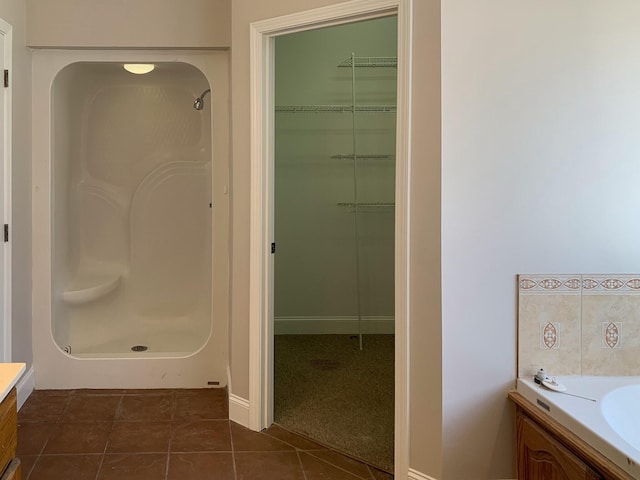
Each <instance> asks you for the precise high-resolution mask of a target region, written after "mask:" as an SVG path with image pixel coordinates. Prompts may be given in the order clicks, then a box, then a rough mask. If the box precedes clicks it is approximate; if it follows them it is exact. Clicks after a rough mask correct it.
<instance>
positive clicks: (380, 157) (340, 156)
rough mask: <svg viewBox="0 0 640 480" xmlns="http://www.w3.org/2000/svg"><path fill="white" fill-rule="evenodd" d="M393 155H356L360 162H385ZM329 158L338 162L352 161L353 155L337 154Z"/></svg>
mask: <svg viewBox="0 0 640 480" xmlns="http://www.w3.org/2000/svg"><path fill="white" fill-rule="evenodd" d="M393 157H395V155H389V154H387V155H366V154H362V155H361V154H358V159H361V160H386V159H388V158H393ZM331 158H336V159H338V160H353V153H339V154H337V155H331Z"/></svg>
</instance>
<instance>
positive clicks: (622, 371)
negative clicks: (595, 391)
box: [518, 274, 640, 376]
mask: <svg viewBox="0 0 640 480" xmlns="http://www.w3.org/2000/svg"><path fill="white" fill-rule="evenodd" d="M541 367H543V368H544V369H545V370H546V371H547V372H549V373H550V374H553V375H640V275H600V274H598V275H519V276H518V375H519V376H530V375H533V374H535V372H536V371H537V370H538V369H539V368H541Z"/></svg>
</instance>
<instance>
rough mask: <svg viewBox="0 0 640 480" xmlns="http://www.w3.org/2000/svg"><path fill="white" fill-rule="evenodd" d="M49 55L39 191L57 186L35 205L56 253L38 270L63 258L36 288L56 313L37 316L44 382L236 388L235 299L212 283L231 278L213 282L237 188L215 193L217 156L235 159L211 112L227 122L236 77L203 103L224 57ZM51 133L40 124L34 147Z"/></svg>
mask: <svg viewBox="0 0 640 480" xmlns="http://www.w3.org/2000/svg"><path fill="white" fill-rule="evenodd" d="M38 53H39V55H37V56H36V62H35V67H36V69H38V68H41V69H42V71H43V73H45V71H46V74H48V75H50V76H51V77H52V82H51V88H50V91H49V92H46V91H40V90H38V87H37V86H35V87H34V92H35V93H34V98H35V96H37V95H43V96H44V95H45V94H46V93H50V100H49V102H43V103H45V104H48V105H49V106H50V111H49V112H48V118H49V119H50V132H51V138H50V140H51V142H50V151H49V152H46V153H45V152H44V151H43V152H40V155H41V156H42V157H44V158H40V156H39V160H38V161H36V162H35V163H34V179H36V180H35V181H34V185H35V191H36V192H39V191H40V190H46V192H47V196H46V197H45V196H43V198H41V199H40V198H39V197H38V195H35V196H34V209H36V210H38V211H39V212H40V214H42V215H44V216H45V217H48V219H49V223H48V224H49V225H50V227H49V229H48V230H49V231H48V233H49V234H50V236H49V235H47V238H48V241H47V240H45V239H43V241H42V247H44V248H45V251H46V250H47V247H48V249H49V250H48V252H47V253H49V254H50V256H48V255H46V254H45V255H43V256H42V257H41V258H39V259H34V267H35V268H38V267H44V266H46V265H47V263H48V264H49V265H50V267H51V269H50V270H51V271H50V277H49V278H50V282H42V284H39V285H38V287H36V286H34V289H35V288H38V290H39V291H40V293H41V294H42V295H43V296H44V297H45V298H46V299H47V300H48V301H46V302H41V301H40V298H41V297H39V296H36V295H34V298H36V299H38V301H34V311H35V310H37V309H39V308H42V309H43V311H44V312H46V313H48V315H47V314H46V313H45V315H44V316H45V317H46V318H47V320H45V321H38V322H37V325H36V324H34V340H35V343H36V348H35V350H36V351H35V352H34V357H35V362H36V363H37V365H36V367H38V370H37V372H38V376H37V377H36V378H37V380H41V381H42V382H41V384H40V385H39V386H44V387H55V386H61V387H69V386H92V387H114V386H120V387H126V386H139V387H143V386H147V387H156V386H168V387H176V386H202V387H204V386H208V385H224V384H225V383H226V381H225V379H224V378H223V376H225V365H226V348H225V347H226V331H227V330H226V314H225V311H224V310H225V308H226V307H225V306H224V305H226V299H224V297H223V298H214V291H216V292H223V291H226V284H225V281H226V280H225V279H224V277H220V275H218V277H217V280H216V278H214V274H213V272H214V268H213V263H214V262H216V261H219V264H220V266H221V268H222V269H224V268H226V267H224V266H225V265H226V261H225V260H224V257H225V256H226V244H224V243H221V242H218V241H216V239H215V237H216V234H217V235H218V239H219V240H222V239H223V238H224V237H221V236H220V234H223V235H224V231H226V225H224V224H219V223H218V224H216V220H217V219H222V220H223V221H224V217H225V212H224V209H225V208H226V197H224V194H223V193H220V194H219V195H218V197H219V198H220V199H221V201H216V199H214V196H216V192H215V191H214V190H215V186H216V181H217V184H218V185H221V186H222V185H225V183H226V178H223V179H222V183H221V182H220V181H219V179H217V177H216V170H218V171H219V172H224V174H225V175H226V168H221V167H220V166H218V167H216V166H215V163H216V162H217V163H218V164H224V163H226V161H227V159H226V152H224V158H219V157H216V156H215V154H214V150H212V149H213V148H214V146H215V144H216V142H215V141H212V133H213V135H214V137H215V136H216V133H218V134H219V138H218V141H219V142H220V143H226V140H223V137H224V136H225V134H226V127H222V128H221V129H219V130H218V132H214V130H213V128H212V124H213V122H212V117H214V116H217V118H219V119H224V118H225V116H224V113H225V112H224V111H223V112H216V108H220V106H221V105H224V102H226V96H227V86H226V83H224V82H223V84H222V85H219V84H218V83H216V84H215V89H214V91H215V95H211V96H210V97H209V98H210V99H212V103H209V104H208V105H205V103H204V95H205V94H207V93H210V92H211V88H212V87H214V85H213V83H210V79H209V78H208V77H207V75H205V73H204V72H203V70H204V71H206V70H209V73H211V75H212V76H214V77H217V78H219V79H221V78H223V74H224V68H226V59H225V58H224V57H223V58H218V57H216V55H215V54H209V55H211V57H213V59H212V58H207V59H200V58H199V56H197V57H198V60H199V61H200V62H199V63H200V65H199V66H198V67H196V66H195V65H193V64H190V63H187V62H183V61H179V62H178V61H175V60H174V59H171V61H167V60H165V61H162V60H163V58H160V59H159V60H160V61H154V62H153V64H154V66H155V68H154V69H153V70H152V71H151V72H149V73H147V74H144V75H134V74H131V73H129V72H128V71H126V70H125V69H124V68H123V62H122V61H103V60H100V61H99V60H92V61H75V62H67V61H65V60H64V59H60V58H58V57H57V56H56V54H55V53H54V54H52V55H53V59H54V60H56V61H57V62H58V63H59V68H53V69H52V68H50V65H47V63H50V62H51V58H49V62H47V61H45V60H46V59H45V57H47V56H48V55H47V52H38ZM68 55H70V54H68ZM63 56H64V55H63ZM202 60H204V62H203V61H202ZM216 60H217V61H216ZM54 63H56V62H54ZM129 63H130V62H129ZM195 63H198V61H196V62H195ZM214 64H217V68H216V67H215V66H214ZM218 70H222V72H218ZM43 90H44V88H43ZM200 92H204V93H200ZM198 94H200V95H199V96H198ZM218 95H220V98H217V99H216V101H214V100H213V98H212V97H217V96H218ZM194 98H195V99H196V100H195V104H194ZM35 105H36V107H37V102H36V103H35ZM194 107H195V109H194ZM221 108H222V109H223V110H224V109H226V107H221ZM223 122H224V121H223ZM43 132H45V127H44V126H43V128H39V125H38V122H35V121H34V149H35V148H36V147H35V145H36V142H37V139H36V135H39V134H43ZM216 138H217V137H216ZM42 140H44V139H42ZM45 143H46V142H45ZM217 148H218V150H217V151H218V152H223V151H224V147H217ZM36 155H38V152H34V158H35V156H36ZM45 158H48V159H49V160H48V161H45ZM214 159H215V160H214ZM47 167H48V168H47ZM43 169H44V170H43ZM47 174H48V175H47ZM38 178H39V179H40V180H37V179H38ZM212 184H213V185H212ZM212 187H213V188H212ZM222 188H224V187H222ZM222 188H221V190H222ZM47 200H50V201H47ZM214 205H215V206H216V208H217V209H218V210H219V209H220V208H222V209H223V211H222V213H220V212H219V211H218V212H217V213H214ZM47 214H48V215H47ZM35 230H36V227H35V226H34V237H35V238H37V236H36V235H35V233H36V232H35ZM37 273H38V272H37V271H36V272H35V274H34V277H36V276H37ZM216 282H217V285H216V286H214V284H215V283H216ZM46 283H48V285H46ZM46 290H48V292H46ZM46 293H48V295H46ZM45 303H49V308H47V306H46V304H45ZM47 310H48V312H47ZM216 312H219V313H220V314H221V315H222V316H220V315H216ZM34 317H35V315H34ZM36 331H37V333H36ZM36 337H37V338H36ZM47 337H48V338H47ZM51 347H53V348H51ZM52 350H55V352H53V351H52ZM46 352H48V354H47V353H46ZM56 362H58V363H59V365H58V366H59V368H60V369H61V370H60V371H58V372H57V373H56V372H55V368H54V365H55V363H56ZM123 362H126V363H123ZM63 364H64V365H67V367H63ZM115 365H118V366H117V367H116V366H115ZM68 366H71V369H70V370H69V367H68ZM62 371H66V372H67V373H66V374H65V375H61V372H62ZM41 372H42V373H41ZM69 372H71V375H70V376H69V375H68V373H69ZM109 372H111V374H112V375H113V374H116V373H117V376H116V377H109ZM103 374H107V375H106V377H108V378H105V376H104V375H103ZM65 377H66V380H63V378H65Z"/></svg>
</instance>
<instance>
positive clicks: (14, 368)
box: [0, 363, 27, 402]
mask: <svg viewBox="0 0 640 480" xmlns="http://www.w3.org/2000/svg"><path fill="white" fill-rule="evenodd" d="M26 367H27V366H26V364H24V363H0V402H1V401H2V400H4V398H5V397H6V396H7V394H8V393H9V392H10V391H11V389H12V388H13V387H14V386H15V385H16V383H18V380H19V379H20V377H21V376H22V374H23V373H24V371H25V369H26Z"/></svg>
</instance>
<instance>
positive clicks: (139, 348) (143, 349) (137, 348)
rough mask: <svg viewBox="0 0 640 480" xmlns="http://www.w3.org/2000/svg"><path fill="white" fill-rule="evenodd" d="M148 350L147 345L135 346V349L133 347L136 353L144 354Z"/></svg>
mask: <svg viewBox="0 0 640 480" xmlns="http://www.w3.org/2000/svg"><path fill="white" fill-rule="evenodd" d="M148 348H149V347H147V346H146V345H134V346H133V347H131V350H133V351H134V352H144V351H145V350H147V349H148Z"/></svg>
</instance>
